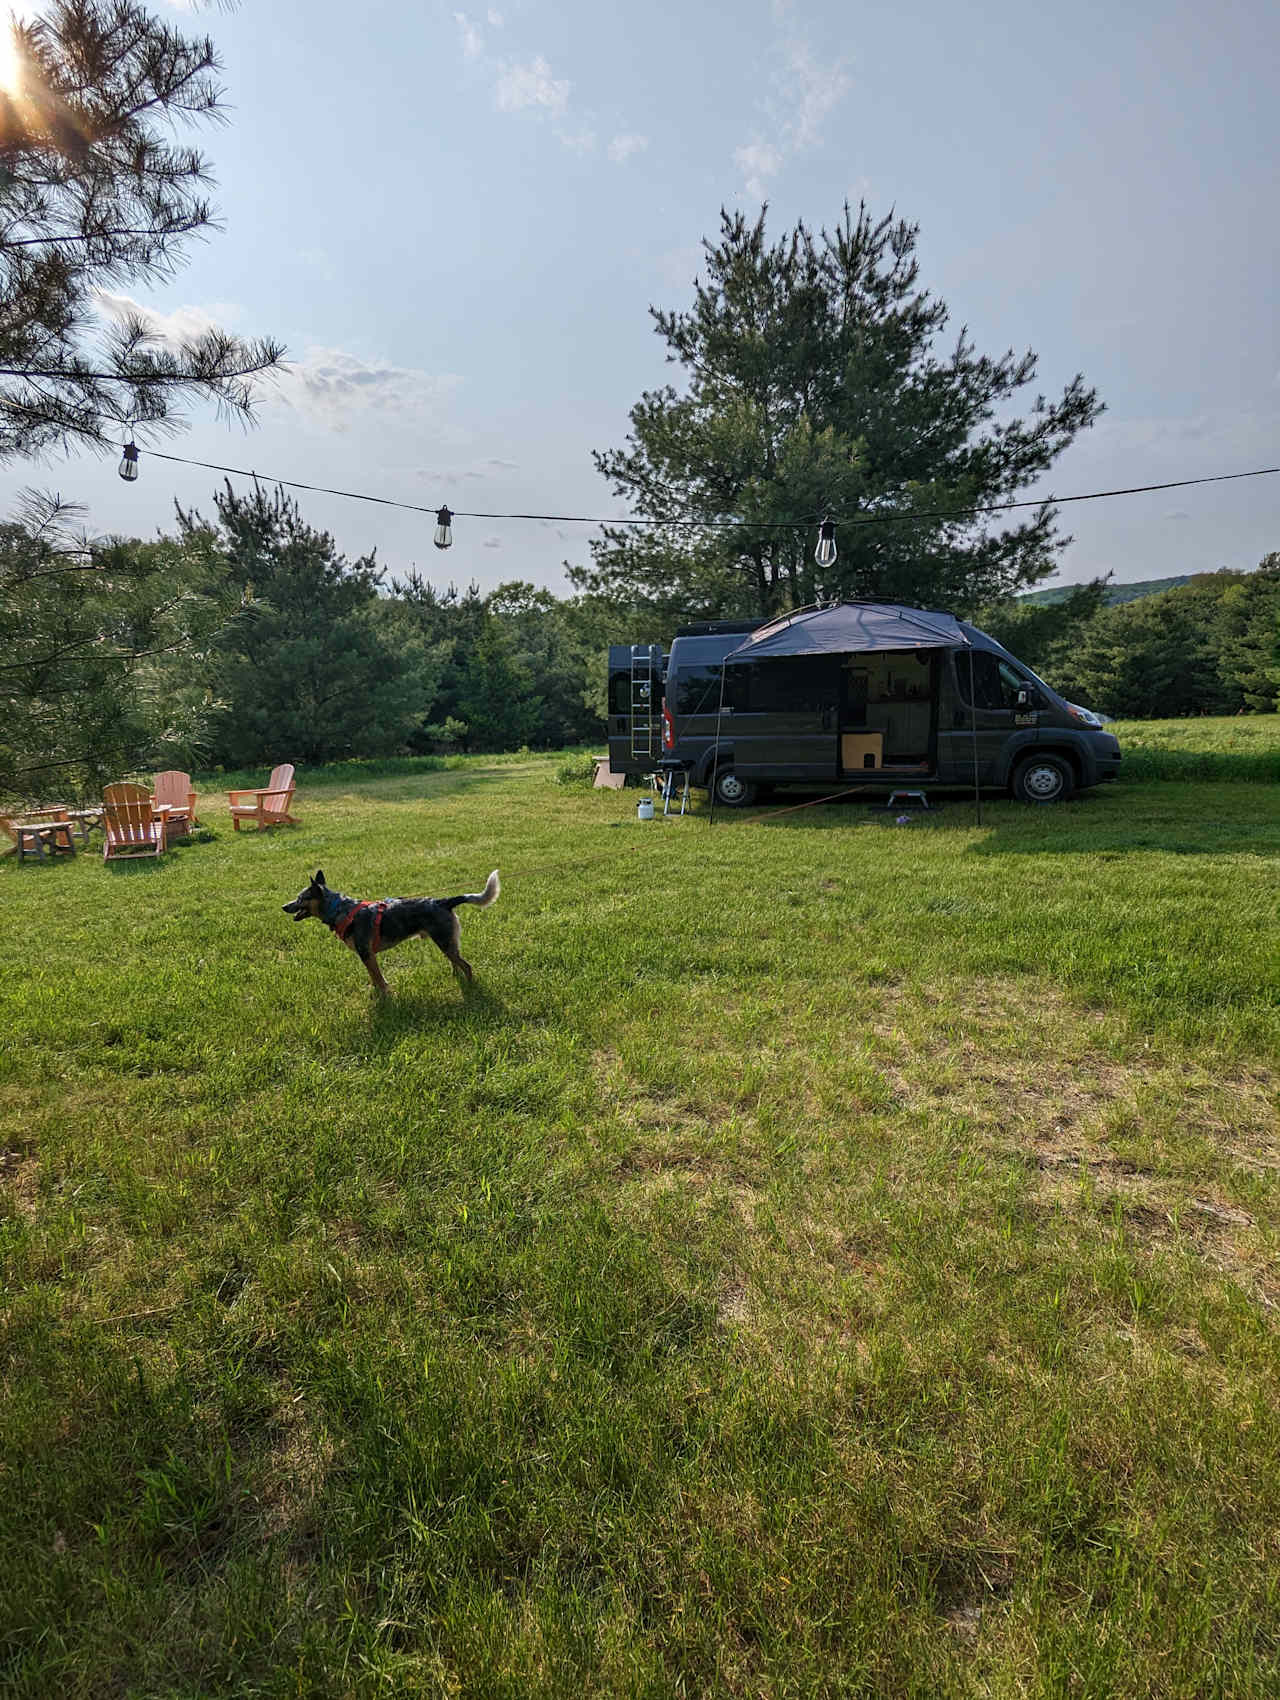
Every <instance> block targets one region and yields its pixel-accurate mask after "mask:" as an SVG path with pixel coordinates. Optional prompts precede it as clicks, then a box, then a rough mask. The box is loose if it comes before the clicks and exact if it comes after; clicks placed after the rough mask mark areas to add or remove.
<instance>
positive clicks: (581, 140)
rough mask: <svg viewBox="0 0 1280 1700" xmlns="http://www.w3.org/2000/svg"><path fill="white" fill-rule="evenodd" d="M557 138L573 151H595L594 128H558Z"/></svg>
mask: <svg viewBox="0 0 1280 1700" xmlns="http://www.w3.org/2000/svg"><path fill="white" fill-rule="evenodd" d="M556 138H557V140H558V141H560V142H562V143H563V144H564V146H565V147H567V148H568V149H569V151H570V152H571V153H594V152H595V146H596V133H595V131H594V130H557V131H556Z"/></svg>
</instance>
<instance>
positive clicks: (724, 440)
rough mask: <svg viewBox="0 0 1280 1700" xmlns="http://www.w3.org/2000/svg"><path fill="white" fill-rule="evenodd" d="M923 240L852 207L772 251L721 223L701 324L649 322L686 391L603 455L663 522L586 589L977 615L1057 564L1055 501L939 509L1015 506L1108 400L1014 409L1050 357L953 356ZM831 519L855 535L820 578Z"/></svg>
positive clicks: (690, 317) (657, 602)
mask: <svg viewBox="0 0 1280 1700" xmlns="http://www.w3.org/2000/svg"><path fill="white" fill-rule="evenodd" d="M917 228H918V227H917V226H915V225H913V224H908V223H906V222H904V221H903V220H900V219H895V218H892V217H887V218H882V219H879V220H874V219H873V218H872V217H871V215H870V214H869V213H868V212H867V210H866V207H865V206H860V207H859V209H858V213H857V215H856V217H855V216H854V215H853V214H852V213H851V211H850V209H849V208H848V207H847V206H846V207H845V209H844V216H843V218H842V220H841V222H840V223H839V224H838V225H837V226H836V228H835V229H834V231H831V232H828V231H826V230H823V231H821V232H820V233H819V234H818V235H817V236H814V235H813V234H812V233H811V232H810V230H809V229H808V228H807V227H806V226H805V225H804V224H803V223H801V224H798V225H797V226H796V227H795V229H794V230H793V231H791V232H790V233H789V234H788V235H785V236H784V237H782V238H781V240H779V241H777V242H774V243H772V244H771V243H770V242H769V241H768V240H767V239H766V235H765V211H764V210H762V211H761V213H760V215H759V217H758V218H757V219H755V220H754V221H749V220H748V219H746V218H745V217H744V216H743V215H742V214H741V213H735V214H733V215H730V214H728V213H722V214H721V230H720V239H719V241H718V242H716V243H712V242H706V243H704V249H705V254H706V262H705V273H704V276H703V278H701V279H700V280H699V281H698V282H697V283H696V284H695V294H694V302H693V306H692V308H691V310H689V311H687V312H675V311H673V312H666V311H662V310H660V309H657V308H652V309H650V311H651V315H652V318H653V321H654V325H655V328H656V330H657V333H658V335H659V336H661V337H662V339H663V341H664V342H665V343H666V345H667V351H668V352H667V358H668V360H669V361H671V362H672V363H673V364H675V365H677V366H679V367H680V368H681V369H682V372H683V375H684V382H683V385H682V387H681V388H679V389H677V388H676V387H675V386H672V385H667V386H665V387H663V388H661V389H658V390H653V391H649V392H647V393H646V394H645V395H644V396H642V397H641V399H640V401H639V402H638V403H637V404H636V405H635V407H634V408H633V409H632V411H631V435H630V439H629V442H628V444H627V446H626V447H625V448H623V449H615V450H609V451H606V452H603V453H598V454H597V455H596V456H595V461H596V466H597V468H598V470H599V471H600V472H601V473H603V475H604V476H605V477H606V478H607V479H608V480H609V481H610V483H611V484H612V486H613V489H614V492H615V494H617V495H619V496H621V497H623V498H625V499H626V501H627V502H628V503H629V504H630V506H631V508H632V510H633V512H634V513H635V514H636V515H637V516H640V517H643V518H645V519H648V520H652V521H654V522H655V523H654V525H653V526H651V527H644V528H635V529H632V528H629V527H622V526H612V527H607V528H606V529H605V532H604V536H603V539H602V540H601V541H600V542H598V543H597V544H596V545H594V546H593V553H594V562H593V565H592V566H591V567H589V568H586V569H579V570H577V571H576V572H574V573H572V574H571V576H572V577H573V579H574V581H575V582H576V583H577V585H578V586H579V587H580V588H582V589H584V590H591V591H596V592H600V593H604V594H607V595H611V596H615V597H619V598H627V599H631V600H634V601H638V602H647V603H648V604H649V605H651V606H653V607H654V608H655V609H658V610H663V611H667V612H669V613H670V614H672V615H680V614H692V613H700V614H750V615H762V616H763V615H768V614H772V613H774V612H775V611H777V610H778V609H780V608H784V607H787V606H798V605H802V604H807V603H811V602H813V601H815V600H818V599H820V598H821V599H827V598H837V597H862V598H875V599H882V600H887V601H902V602H908V603H924V604H926V605H929V604H932V605H942V606H949V607H953V608H968V607H974V606H976V605H978V604H981V603H983V602H991V601H994V600H998V599H999V598H1001V597H1005V596H1008V595H1010V594H1012V593H1013V592H1015V591H1017V590H1020V589H1023V588H1025V587H1027V586H1029V585H1033V584H1035V583H1037V582H1038V581H1039V580H1040V579H1042V578H1044V577H1046V576H1047V575H1048V574H1049V573H1051V572H1052V571H1053V570H1054V567H1055V565H1056V562H1055V558H1054V556H1055V550H1056V549H1057V548H1059V547H1061V545H1062V544H1063V542H1064V541H1066V539H1063V538H1062V537H1060V536H1059V535H1058V533H1057V529H1056V524H1055V519H1056V516H1055V512H1054V509H1053V507H1052V505H1051V504H1050V503H1045V504H1043V505H1041V506H1039V507H1037V508H1035V509H1032V510H1029V511H1028V512H1027V514H1026V515H1025V517H1019V518H1017V519H1013V520H1010V521H1008V522H1005V521H993V520H990V519H984V518H932V517H923V516H928V515H933V514H934V513H936V512H937V511H938V510H948V511H951V510H957V509H970V508H975V507H983V506H987V505H990V504H994V503H1000V502H1007V501H1010V500H1012V499H1014V498H1015V497H1017V496H1018V495H1019V494H1020V493H1021V492H1023V491H1025V490H1026V489H1027V487H1028V486H1029V485H1030V484H1031V483H1032V482H1033V481H1034V480H1035V479H1037V478H1038V477H1039V476H1040V475H1041V474H1042V473H1043V472H1044V471H1045V470H1046V469H1047V468H1048V467H1049V466H1051V465H1052V464H1053V461H1054V460H1055V459H1056V457H1057V456H1058V455H1059V454H1060V453H1061V452H1062V450H1063V449H1064V448H1066V446H1067V445H1068V443H1070V442H1071V440H1072V439H1073V437H1075V435H1076V434H1077V433H1078V432H1079V431H1081V430H1083V429H1084V428H1085V427H1086V426H1088V425H1090V424H1091V423H1092V422H1093V420H1094V419H1096V418H1097V416H1098V414H1099V412H1100V411H1101V404H1100V403H1099V401H1098V398H1097V395H1096V393H1095V391H1094V390H1092V389H1090V388H1089V387H1088V386H1087V385H1086V384H1085V383H1084V381H1083V379H1082V378H1080V377H1078V376H1077V377H1076V378H1075V379H1073V380H1072V382H1071V383H1070V384H1068V385H1067V387H1066V389H1065V390H1064V391H1063V393H1062V395H1061V397H1060V398H1059V399H1058V400H1057V401H1053V402H1051V401H1047V400H1046V399H1045V398H1044V397H1043V396H1038V397H1036V398H1035V400H1034V401H1033V402H1032V404H1031V407H1030V411H1029V414H1028V416H1027V417H1026V418H1018V417H1014V416H1013V415H1012V411H1011V406H1012V403H1013V402H1014V400H1015V398H1016V397H1018V395H1019V393H1020V392H1022V391H1024V390H1025V389H1026V388H1027V386H1028V385H1030V384H1031V382H1032V380H1033V379H1034V376H1035V371H1036V358H1035V356H1034V355H1033V354H1031V353H1026V354H1021V355H1018V354H1014V353H1012V352H1009V353H1006V354H1003V355H1001V356H999V357H995V358H993V357H990V356H987V355H979V354H978V353H977V352H976V351H975V349H974V346H973V344H972V342H971V341H970V339H969V337H968V336H967V334H966V332H965V331H964V330H963V329H962V330H961V332H960V334H959V336H958V337H957V338H956V341H955V343H954V345H953V346H952V348H951V351H950V352H949V353H946V354H940V353H939V352H938V351H937V342H938V339H939V338H940V337H941V335H942V333H943V331H944V330H945V328H946V324H947V319H948V313H947V309H946V307H945V306H944V305H943V303H942V302H940V301H937V300H935V299H934V298H933V297H932V296H930V295H929V294H928V292H927V291H925V290H923V289H921V288H920V287H919V282H918V276H919V266H918V262H917V260H916V257H915V248H916V238H917ZM827 510H829V511H830V512H831V513H832V514H834V515H837V516H839V518H840V519H841V520H842V521H843V522H844V523H843V524H841V525H839V527H838V531H837V543H838V556H837V560H836V562H835V564H834V566H832V567H830V568H825V569H824V568H819V567H818V566H816V564H815V562H814V559H813V555H814V543H815V539H816V529H817V521H818V519H819V518H820V516H821V515H822V514H823V513H824V512H825V511H827ZM917 516H920V517H917ZM690 521H692V522H695V523H693V524H692V525H690V524H689V523H688V522H690ZM702 521H711V522H718V523H715V524H709V525H702V524H699V523H697V522H702ZM866 522H874V523H866Z"/></svg>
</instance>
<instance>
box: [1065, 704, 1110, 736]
mask: <svg viewBox="0 0 1280 1700" xmlns="http://www.w3.org/2000/svg"><path fill="white" fill-rule="evenodd" d="M1067 713H1068V714H1069V715H1070V716H1071V718H1072V719H1073V720H1078V721H1079V722H1080V724H1081V725H1082V726H1092V727H1093V728H1094V729H1095V730H1097V729H1098V728H1100V727H1101V726H1102V721H1101V720H1100V719H1099V718H1098V716H1097V715H1096V714H1095V713H1094V712H1093V710H1092V709H1091V708H1081V707H1080V705H1079V703H1075V702H1069V703H1068V704H1067Z"/></svg>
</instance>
